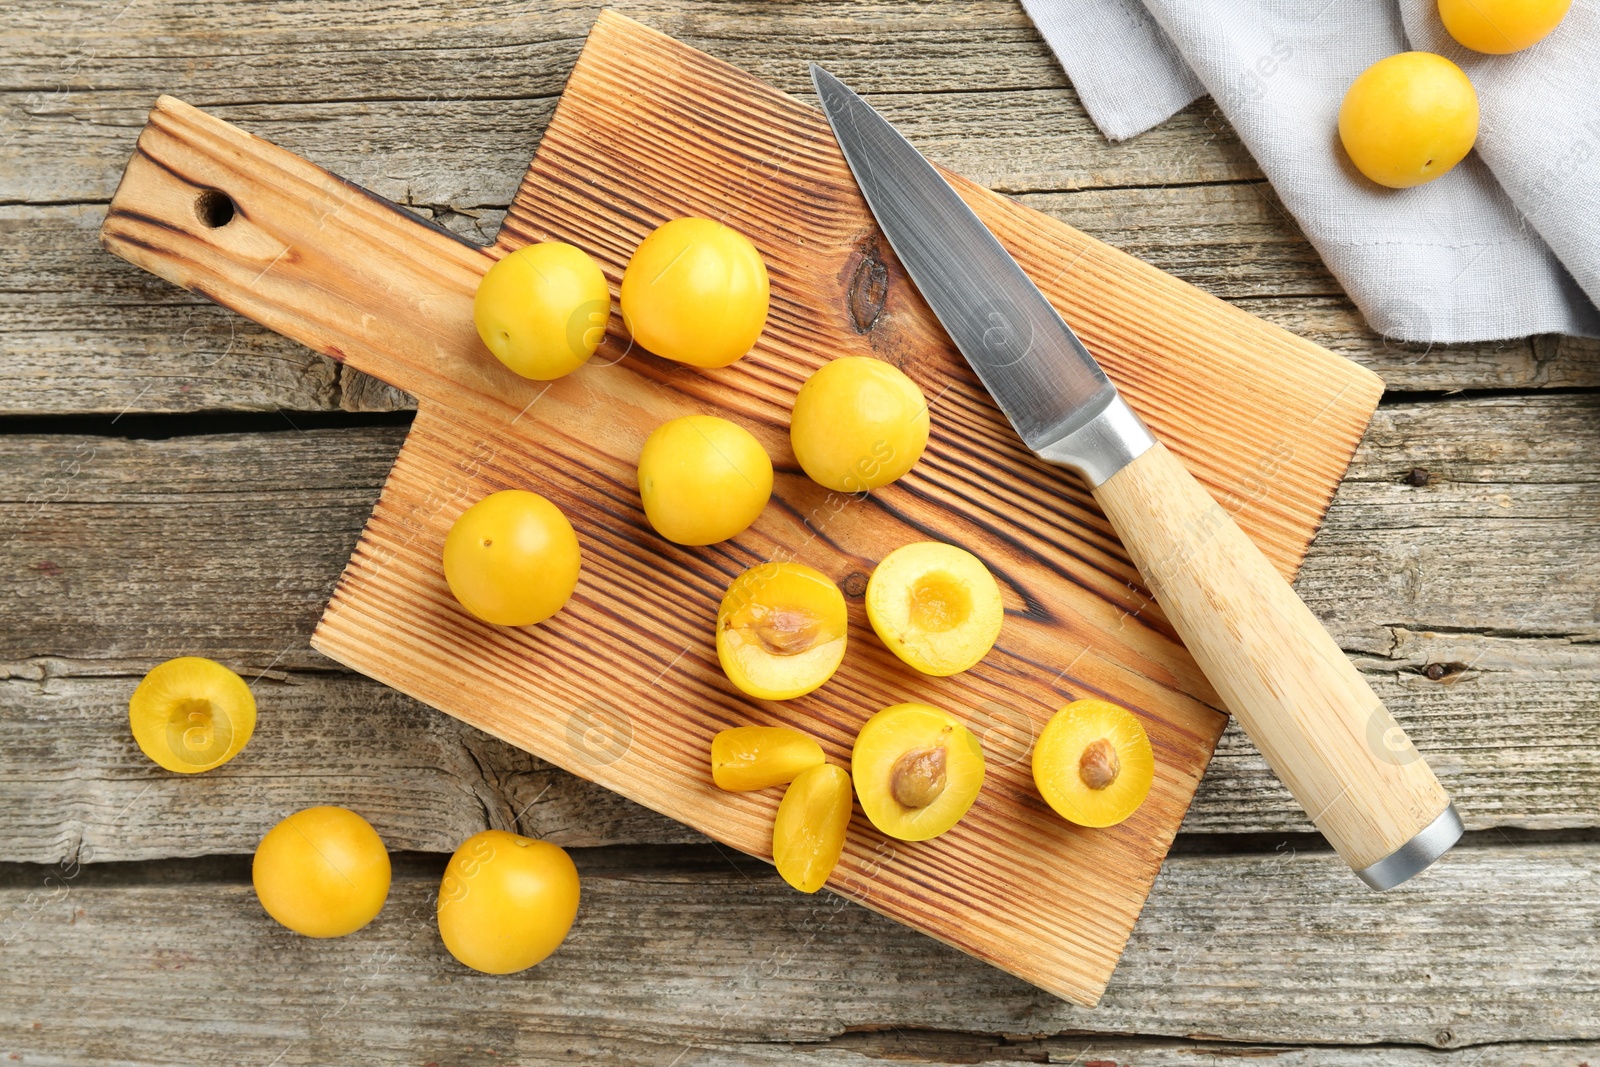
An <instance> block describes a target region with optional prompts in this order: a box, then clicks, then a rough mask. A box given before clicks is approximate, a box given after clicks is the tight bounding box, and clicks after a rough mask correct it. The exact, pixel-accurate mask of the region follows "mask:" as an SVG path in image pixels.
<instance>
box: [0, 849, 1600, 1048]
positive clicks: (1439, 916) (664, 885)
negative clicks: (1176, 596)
mask: <svg viewBox="0 0 1600 1067" xmlns="http://www.w3.org/2000/svg"><path fill="white" fill-rule="evenodd" d="M576 858H577V860H578V862H579V865H580V870H581V871H582V872H583V876H584V901H583V905H582V908H581V909H580V912H579V916H578V921H577V924H576V926H575V927H574V930H573V934H572V936H571V938H570V940H569V941H568V942H567V944H566V945H565V946H564V947H563V948H562V950H561V951H560V952H558V953H557V954H556V955H555V956H553V957H551V958H550V959H549V960H548V961H546V962H545V963H544V964H541V965H540V966H539V967H538V968H536V969H534V970H532V971H528V972H525V973H523V974H521V975H518V976H515V977H507V978H491V977H488V976H484V975H478V974H473V973H469V972H467V971H466V970H465V969H464V968H461V967H460V966H458V965H456V964H455V963H454V962H453V961H452V960H450V959H449V957H448V956H447V954H446V953H445V951H444V949H443V947H442V946H441V945H440V944H439V942H438V939H437V936H436V934H435V932H434V928H433V922H432V908H431V894H432V892H433V890H434V889H435V887H436V886H437V877H438V870H439V867H438V863H437V861H434V862H431V863H426V864H421V865H417V864H413V863H411V862H409V861H408V862H406V863H402V866H401V876H400V877H399V878H397V880H396V882H395V885H394V889H393V891H392V892H391V896H390V900H389V903H388V906H387V907H386V909H385V911H384V913H383V915H381V916H380V917H379V919H378V920H377V921H376V922H375V923H374V924H373V925H372V926H370V927H368V928H367V929H366V930H363V931H362V932H360V933H358V934H356V935H353V936H351V937H348V938H343V939H339V940H333V941H312V940H309V939H305V938H301V937H298V936H296V935H293V934H290V933H288V932H287V931H284V930H283V929H281V928H279V927H276V926H275V925H274V924H272V923H271V921H270V920H268V919H267V918H266V916H265V914H264V913H263V912H262V911H261V910H260V907H259V905H258V904H257V903H256V901H255V900H254V897H253V894H252V892H251V890H250V888H249V885H248V882H247V880H246V874H245V865H244V863H243V862H242V861H241V862H238V863H236V864H235V865H234V866H232V867H231V868H230V873H229V876H228V877H226V878H222V879H219V880H210V881H198V882H197V881H191V880H186V879H183V878H182V877H181V874H182V872H181V871H180V872H178V873H179V875H180V877H179V879H178V880H169V881H165V882H158V883H156V884H150V883H148V882H144V883H142V884H141V883H137V882H136V883H133V884H118V883H117V879H116V872H115V870H114V869H113V870H112V872H111V874H110V875H109V876H107V877H106V878H105V879H104V881H103V883H102V880H101V875H100V874H99V873H98V872H97V871H96V869H95V868H94V867H92V866H90V867H68V868H65V869H52V868H37V867H35V868H28V869H27V870H26V871H25V872H22V873H23V874H25V875H26V876H27V877H26V878H19V877H16V876H14V877H12V878H11V879H10V881H11V883H12V884H11V886H10V887H9V888H6V889H5V890H3V891H0V901H3V905H0V917H3V929H4V935H5V936H6V937H7V938H8V943H7V960H8V965H7V966H6V967H5V968H3V969H0V993H3V995H0V1018H3V1019H4V1022H5V1025H6V1030H7V1031H8V1036H7V1039H6V1040H7V1044H10V1045H12V1046H13V1047H17V1048H19V1049H22V1050H24V1051H25V1052H31V1051H34V1050H38V1051H39V1052H41V1053H44V1052H46V1051H47V1050H50V1049H56V1050H63V1049H65V1050H71V1051H72V1052H74V1053H76V1054H77V1055H76V1058H75V1059H74V1060H73V1061H72V1062H77V1063H89V1062H105V1061H116V1060H117V1058H118V1057H121V1058H123V1059H126V1060H133V1061H136V1062H140V1061H143V1062H148V1061H149V1060H151V1059H154V1060H157V1061H159V1062H170V1061H169V1060H167V1059H164V1058H163V1057H164V1053H165V1050H168V1049H173V1050H175V1051H176V1050H178V1049H181V1052H180V1053H179V1054H180V1055H181V1056H182V1057H183V1059H184V1061H185V1062H195V1061H200V1062H207V1063H230V1064H237V1063H249V1062H260V1063H266V1062H273V1057H274V1056H278V1057H280V1058H279V1059H277V1060H276V1062H278V1063H280V1064H298V1063H327V1062H363V1063H366V1062H372V1063H381V1062H392V1061H395V1060H397V1059H399V1058H400V1057H401V1056H402V1055H404V1056H406V1057H407V1060H406V1062H412V1063H419V1062H428V1061H438V1062H450V1063H460V1062H468V1063H473V1062H483V1063H487V1062H508V1061H510V1060H515V1061H517V1062H522V1060H523V1059H524V1056H523V1051H524V1048H525V1047H526V1050H527V1053H528V1056H527V1057H526V1058H528V1059H537V1058H538V1057H540V1056H546V1057H550V1058H556V1057H559V1056H568V1057H569V1058H571V1057H573V1056H574V1054H572V1053H567V1052H566V1051H565V1049H566V1048H581V1049H585V1050H593V1053H594V1054H596V1055H604V1053H603V1052H602V1051H601V1050H604V1049H606V1048H608V1047H610V1046H611V1044H612V1043H614V1042H620V1043H623V1044H624V1046H626V1044H628V1043H650V1044H654V1045H657V1046H667V1047H671V1046H676V1047H677V1048H676V1050H675V1051H674V1052H673V1053H671V1054H668V1055H664V1056H663V1057H661V1058H660V1059H659V1060H657V1062H669V1061H671V1059H672V1055H676V1054H677V1053H678V1052H680V1051H681V1052H683V1053H684V1057H685V1060H684V1061H687V1062H700V1061H699V1060H696V1059H693V1058H692V1057H693V1055H694V1054H695V1052H696V1046H697V1045H698V1044H700V1043H702V1042H704V1043H706V1044H709V1045H711V1046H712V1050H713V1051H715V1050H716V1049H717V1047H718V1046H722V1047H724V1048H727V1047H729V1046H732V1047H734V1048H737V1047H739V1046H741V1045H742V1043H745V1042H804V1043H813V1042H821V1041H829V1040H832V1039H836V1038H838V1037H839V1036H840V1035H841V1034H844V1033H846V1032H849V1031H860V1030H889V1029H894V1030H901V1031H907V1030H921V1031H926V1030H934V1031H940V1030H961V1031H969V1032H976V1033H988V1034H1012V1035H1050V1034H1061V1033H1062V1032H1064V1031H1070V1032H1075V1033H1077V1034H1079V1035H1082V1039H1081V1040H1078V1039H1074V1041H1073V1044H1074V1045H1076V1047H1075V1048H1073V1049H1072V1051H1070V1052H1068V1051H1067V1050H1066V1049H1065V1048H1063V1049H1062V1054H1061V1055H1059V1056H1058V1057H1054V1058H1058V1059H1060V1060H1062V1061H1071V1060H1072V1058H1073V1056H1074V1055H1077V1054H1078V1053H1079V1052H1081V1051H1085V1048H1084V1047H1085V1046H1087V1054H1086V1055H1084V1056H1082V1057H1081V1058H1080V1060H1079V1062H1083V1061H1084V1060H1089V1059H1094V1058H1095V1056H1094V1054H1093V1049H1094V1047H1095V1045H1096V1044H1097V1039H1096V1035H1105V1038H1106V1041H1107V1043H1108V1045H1109V1046H1110V1047H1116V1046H1117V1045H1119V1044H1124V1043H1125V1039H1120V1038H1118V1037H1116V1036H1114V1035H1116V1034H1119V1033H1126V1032H1140V1033H1145V1034H1151V1035H1173V1036H1183V1035H1188V1036H1205V1037H1207V1038H1210V1039H1217V1040H1225V1041H1232V1042H1263V1041H1281V1040H1290V1041H1298V1042H1336V1043H1340V1044H1362V1043H1372V1042H1388V1043H1397V1044H1405V1045H1419V1046H1441V1047H1460V1046H1464V1045H1474V1044H1481V1043H1485V1042H1495V1041H1518V1042H1529V1043H1534V1042H1551V1041H1559V1040H1571V1041H1588V1042H1593V1041H1594V1040H1595V1038H1596V1035H1597V1034H1600V980H1597V978H1596V975H1595V973H1594V969H1593V961H1594V956H1595V953H1596V951H1597V950H1600V934H1597V932H1596V929H1595V926H1594V918H1593V917H1594V914H1595V911H1596V909H1597V908H1600V845H1594V844H1574V845H1563V846H1537V847H1524V848H1519V849H1505V848H1463V849H1460V850H1458V851H1457V852H1455V853H1453V854H1452V855H1451V856H1450V857H1449V858H1447V860H1446V861H1445V862H1444V863H1442V864H1441V865H1440V866H1439V867H1438V868H1436V869H1435V870H1433V871H1430V872H1429V873H1428V874H1427V875H1426V876H1424V877H1423V878H1422V879H1419V880H1418V881H1416V882H1414V883H1410V884H1408V885H1407V886H1405V887H1404V888H1402V889H1401V890H1399V891H1396V892H1392V893H1389V894H1382V895H1380V894H1374V893H1372V892H1370V891H1368V890H1367V889H1365V888H1364V887H1362V886H1361V885H1360V884H1359V883H1358V882H1356V881H1355V879H1353V878H1351V877H1350V874H1349V872H1348V871H1347V870H1346V869H1344V867H1343V865H1342V864H1341V863H1340V862H1339V861H1338V860H1337V858H1336V857H1334V856H1333V855H1332V854H1331V853H1301V854H1294V853H1292V852H1289V851H1284V852H1282V853H1279V854H1277V855H1257V856H1227V857H1207V858H1200V857H1189V858H1174V859H1171V860H1169V861H1168V863H1167V865H1166V867H1165V869H1164V871H1163V873H1162V876H1161V878H1160V880H1159V881H1158V883H1157V885H1156V889H1155V892H1154V893H1153V894H1152V896H1151V898H1150V902H1149V904H1148V906H1147V907H1146V909H1145V912H1144V915H1143V917H1142V918H1141V920H1140V922H1139V925H1138V928H1137V930H1136V932H1135V933H1134V936H1133V939H1132V941H1131V942H1130V943H1129V946H1128V951H1127V954H1126V956H1125V957H1124V959H1123V962H1122V965H1121V966H1120V967H1119V968H1118V970H1117V973H1116V975H1115V977H1114V978H1113V979H1112V983H1111V986H1110V988H1109V990H1108V991H1107V994H1106V997H1105V999H1104V1001H1103V1002H1102V1004H1101V1006H1100V1007H1099V1008H1098V1009H1095V1010H1085V1009H1080V1008H1075V1007H1072V1006H1070V1005H1067V1004H1065V1003H1063V1002H1061V1001H1057V1000H1055V999H1053V998H1051V997H1049V996H1047V995H1045V994H1043V993H1041V992H1039V991H1038V990H1036V989H1033V988H1031V987H1029V986H1027V985H1025V984H1024V983H1022V982H1020V981H1017V980H1016V979H1013V978H1009V977H1007V976H1006V975H1004V974H1002V973H1001V972H999V971H996V970H993V969H991V968H988V967H986V966H984V965H983V964H980V963H978V962H976V961H974V960H971V959H969V958H967V957H965V956H963V955H961V954H960V953H957V952H955V951H954V950H951V949H948V948H945V947H943V946H940V945H938V944H936V943H934V942H932V941H929V940H927V939H926V938H922V937H920V936H918V935H916V934H913V933H912V932H910V931H909V930H906V929H904V928H902V927H900V926H897V925H896V924H894V923H892V922H889V921H888V920H885V919H882V918H880V917H878V916H876V915H874V914H872V913H870V912H868V911H866V910H865V909H863V908H858V907H855V906H853V905H848V904H845V903H844V902H843V901H841V900H840V899H839V898H836V897H833V896H830V895H829V894H826V893H824V894H821V895H819V896H817V897H813V898H804V897H801V896H799V895H797V894H795V893H793V892H792V891H791V890H789V889H788V888H787V887H786V886H784V885H783V884H782V883H781V882H780V881H779V880H778V879H777V877H776V876H775V875H774V874H773V873H772V872H771V871H770V870H768V869H766V868H764V867H763V866H761V865H760V864H757V863H754V862H752V861H745V860H738V859H733V860H730V858H728V857H725V856H723V855H720V854H719V853H718V852H717V851H715V850H713V849H710V848H705V849H691V850H688V851H686V852H685V851H679V852H677V853H671V854H663V853H661V852H659V851H651V852H646V853H642V854H641V853H637V852H629V851H626V850H624V851H622V852H620V853H619V852H617V851H616V850H601V851H600V852H599V853H598V854H597V853H593V852H587V851H580V852H579V853H578V854H577V856H576ZM890 862H893V860H892V858H891V860H890ZM19 882H21V883H22V884H18V883H19ZM1081 889H1082V887H1080V890H1081ZM184 915H188V916H195V917H197V918H198V917H202V916H203V921H193V922H187V923H184V924H183V926H182V932H181V935H179V934H177V933H176V930H177V927H176V926H175V925H174V923H173V921H172V920H171V919H170V918H168V917H170V916H184ZM641 929H644V930H648V931H649V935H648V936H644V937H641V936H640V931H641ZM246 960H248V961H250V966H240V963H241V961H246ZM843 976H847V977H843ZM35 1024H37V1029H35V1028H34V1027H35ZM200 1034H204V1035H205V1040H204V1041H199V1040H196V1037H197V1036H198V1035H200ZM580 1034H581V1035H588V1036H587V1039H586V1040H582V1041H579V1042H578V1044H577V1045H569V1044H565V1043H564V1042H557V1043H556V1044H557V1049H559V1051H555V1052H553V1051H552V1049H551V1045H550V1043H549V1042H550V1035H562V1036H565V1035H580ZM541 1035H542V1036H541ZM523 1042H527V1045H526V1046H524V1044H523ZM1519 1047H1525V1046H1519ZM468 1050H470V1051H468ZM489 1050H493V1051H492V1055H491V1053H490V1051H489ZM1472 1051H1476V1050H1472ZM56 1054H57V1055H63V1054H62V1053H60V1052H57V1053H56ZM724 1054H725V1055H726V1054H727V1053H724ZM633 1055H635V1056H637V1055H638V1052H637V1051H635V1052H634V1053H633ZM63 1058H65V1057H64V1055H63ZM97 1058H98V1059H97ZM1174 1059H1177V1057H1171V1058H1167V1059H1166V1060H1165V1061H1164V1062H1172V1061H1173V1060H1174ZM1420 1059H1421V1057H1419V1056H1415V1055H1414V1056H1412V1057H1411V1058H1410V1060H1409V1062H1411V1063H1415V1062H1418V1061H1419V1060H1420ZM823 1062H827V1061H826V1060H824V1061H823ZM1156 1062H1163V1061H1162V1060H1157V1061H1156ZM1184 1062H1192V1060H1185V1061H1184ZM1290 1062H1291V1063H1292V1062H1296V1061H1294V1060H1291V1061H1290ZM1299 1062H1327V1061H1325V1060H1319V1059H1317V1058H1315V1056H1313V1055H1311V1054H1310V1053H1304V1054H1301V1059H1300V1061H1299ZM1334 1062H1341V1061H1339V1060H1334ZM1344 1062H1349V1060H1348V1059H1346V1060H1345V1061H1344ZM1400 1062H1402V1063H1404V1062H1408V1061H1407V1060H1405V1059H1402V1060H1401V1061H1400ZM1426 1062H1429V1063H1437V1062H1440V1061H1439V1060H1435V1059H1431V1058H1429V1059H1428V1060H1427V1061H1426ZM1444 1062H1446V1063H1451V1062H1454V1063H1457V1064H1460V1065H1461V1067H1465V1065H1467V1064H1469V1063H1474V1062H1477V1061H1475V1060H1473V1059H1472V1057H1471V1056H1470V1055H1464V1056H1461V1057H1458V1058H1457V1059H1455V1060H1445V1061H1444ZM1495 1062H1507V1061H1505V1060H1497V1061H1495ZM1546 1062H1550V1061H1549V1058H1546ZM1555 1062H1567V1063H1571V1062H1572V1061H1570V1060H1568V1061H1561V1060H1556V1061H1555Z"/></svg>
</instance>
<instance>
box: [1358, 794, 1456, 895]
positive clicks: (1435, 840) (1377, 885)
mask: <svg viewBox="0 0 1600 1067" xmlns="http://www.w3.org/2000/svg"><path fill="white" fill-rule="evenodd" d="M1465 832H1466V827H1465V826H1463V825H1461V814H1460V813H1459V812H1457V811H1456V806H1455V804H1453V803H1452V804H1450V805H1449V806H1447V807H1446V808H1445V809H1444V811H1442V812H1440V813H1439V817H1438V818H1437V819H1435V820H1433V821H1432V822H1430V823H1429V824H1428V825H1427V826H1424V827H1423V828H1422V829H1421V830H1419V831H1417V836H1415V837H1413V838H1412V839H1411V840H1410V841H1407V842H1406V843H1405V844H1403V845H1401V846H1400V847H1399V848H1397V849H1395V850H1394V851H1393V852H1391V853H1389V854H1388V855H1387V856H1385V857H1383V859H1381V860H1379V861H1378V862H1377V863H1374V864H1372V865H1371V866H1369V867H1363V868H1361V869H1360V870H1359V871H1357V872H1356V876H1357V877H1359V878H1360V879H1361V880H1362V881H1363V882H1365V883H1367V884H1368V885H1370V886H1371V887H1372V888H1374V889H1376V890H1378V891H1379V892H1382V891H1383V890H1385V889H1393V888H1394V887H1395V886H1397V885H1399V884H1400V883H1401V882H1404V881H1405V880H1406V879H1408V878H1410V877H1412V876H1413V875H1416V874H1420V873H1421V872H1422V871H1424V870H1426V869H1427V868H1428V867H1430V866H1432V864H1433V861H1434V860H1436V859H1438V858H1439V857H1440V856H1442V855H1444V854H1445V853H1446V852H1449V851H1450V848H1451V846H1452V845H1454V844H1455V843H1456V842H1457V841H1459V840H1461V835H1462V834H1463V833H1465Z"/></svg>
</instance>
